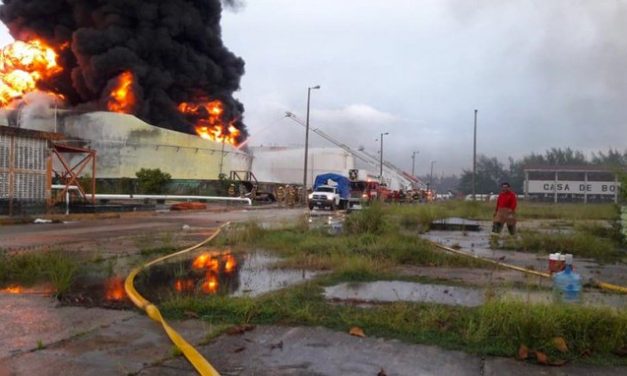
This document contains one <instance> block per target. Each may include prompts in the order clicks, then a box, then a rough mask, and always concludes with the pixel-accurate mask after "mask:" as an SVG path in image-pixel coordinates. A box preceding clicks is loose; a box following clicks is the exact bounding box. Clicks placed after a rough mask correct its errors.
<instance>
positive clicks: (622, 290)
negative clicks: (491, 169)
mask: <svg viewBox="0 0 627 376" xmlns="http://www.w3.org/2000/svg"><path fill="white" fill-rule="evenodd" d="M431 244H433V245H434V246H435V247H437V248H440V249H443V250H445V251H447V252H451V253H454V254H456V255H460V256H466V257H472V258H476V259H480V260H481V261H485V262H487V263H490V264H493V265H498V266H502V267H504V268H507V269H512V270H517V271H519V272H523V273H527V274H533V275H537V276H540V277H545V278H551V275H550V274H549V273H544V272H539V271H537V270H531V269H527V268H523V267H520V266H516V265H512V264H506V263H504V262H500V261H496V260H492V259H488V258H484V257H479V256H477V255H473V254H470V253H468V252H465V251H460V250H458V249H453V248H450V247H447V246H445V245H442V244H440V243H436V242H434V241H431ZM591 282H592V283H593V284H594V285H595V286H596V287H597V288H599V289H601V290H608V291H613V292H618V293H621V294H627V287H623V286H619V285H613V284H611V283H607V282H602V281H597V280H595V279H592V280H591Z"/></svg>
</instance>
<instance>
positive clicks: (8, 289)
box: [0, 285, 24, 294]
mask: <svg viewBox="0 0 627 376" xmlns="http://www.w3.org/2000/svg"><path fill="white" fill-rule="evenodd" d="M23 291H24V289H23V288H22V286H17V285H12V286H9V287H6V288H4V289H2V290H0V292H6V293H8V294H21V293H22V292H23Z"/></svg>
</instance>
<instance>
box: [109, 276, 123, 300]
mask: <svg viewBox="0 0 627 376" xmlns="http://www.w3.org/2000/svg"><path fill="white" fill-rule="evenodd" d="M125 297H126V291H124V280H123V279H122V278H120V277H112V278H109V279H108V280H106V281H105V299H106V300H114V301H120V300H123V299H124V298H125Z"/></svg>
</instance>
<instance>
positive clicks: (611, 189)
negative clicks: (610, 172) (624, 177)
mask: <svg viewBox="0 0 627 376" xmlns="http://www.w3.org/2000/svg"><path fill="white" fill-rule="evenodd" d="M619 189H620V183H617V182H613V181H559V180H558V181H555V180H530V181H529V187H528V192H529V193H556V192H557V193H564V194H578V195H583V194H588V195H615V194H616V192H618V190H619Z"/></svg>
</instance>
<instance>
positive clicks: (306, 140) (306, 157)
mask: <svg viewBox="0 0 627 376" xmlns="http://www.w3.org/2000/svg"><path fill="white" fill-rule="evenodd" d="M317 89H320V85H316V86H311V87H308V88H307V120H306V122H305V163H304V164H305V166H304V168H303V196H304V197H303V202H304V203H305V205H307V159H308V157H309V104H310V102H311V91H312V90H317Z"/></svg>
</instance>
